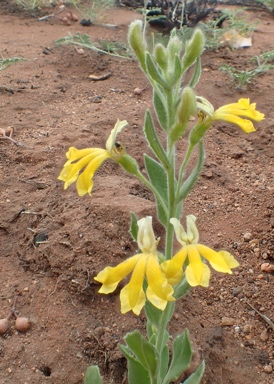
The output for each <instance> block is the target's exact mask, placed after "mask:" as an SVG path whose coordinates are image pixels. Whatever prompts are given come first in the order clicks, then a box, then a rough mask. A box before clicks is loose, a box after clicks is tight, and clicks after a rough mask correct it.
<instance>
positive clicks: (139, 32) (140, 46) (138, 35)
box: [128, 20, 146, 71]
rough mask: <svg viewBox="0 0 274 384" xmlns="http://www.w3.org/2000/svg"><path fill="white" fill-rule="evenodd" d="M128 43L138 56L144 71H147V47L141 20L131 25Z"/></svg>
mask: <svg viewBox="0 0 274 384" xmlns="http://www.w3.org/2000/svg"><path fill="white" fill-rule="evenodd" d="M128 43H129V45H130V47H131V48H132V50H133V51H134V53H135V55H136V56H137V58H138V60H139V62H140V64H141V67H142V69H143V70H144V71H145V70H146V65H145V53H146V45H145V41H144V38H143V24H142V21H141V20H135V21H133V22H132V23H131V24H130V26H129V31H128Z"/></svg>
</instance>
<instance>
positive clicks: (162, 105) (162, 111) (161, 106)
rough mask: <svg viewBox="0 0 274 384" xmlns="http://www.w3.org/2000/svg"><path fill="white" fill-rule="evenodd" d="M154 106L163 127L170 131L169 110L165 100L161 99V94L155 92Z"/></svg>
mask: <svg viewBox="0 0 274 384" xmlns="http://www.w3.org/2000/svg"><path fill="white" fill-rule="evenodd" d="M153 105H154V109H155V112H156V115H157V118H158V121H159V123H160V124H161V127H162V128H163V129H164V130H165V131H167V130H168V128H169V127H168V108H167V105H166V102H165V99H164V98H162V97H161V95H160V92H157V91H156V90H155V89H154V91H153Z"/></svg>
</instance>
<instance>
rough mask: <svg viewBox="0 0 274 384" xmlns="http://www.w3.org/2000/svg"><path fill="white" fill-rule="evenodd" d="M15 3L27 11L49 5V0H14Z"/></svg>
mask: <svg viewBox="0 0 274 384" xmlns="http://www.w3.org/2000/svg"><path fill="white" fill-rule="evenodd" d="M15 2H16V4H17V5H19V6H20V7H21V8H24V9H25V10H27V11H34V10H35V9H38V8H43V7H49V6H50V5H51V4H50V1H49V0H15Z"/></svg>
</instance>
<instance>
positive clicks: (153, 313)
mask: <svg viewBox="0 0 274 384" xmlns="http://www.w3.org/2000/svg"><path fill="white" fill-rule="evenodd" d="M145 310H146V315H147V318H148V320H149V322H150V323H151V324H152V325H154V326H155V327H156V328H158V327H159V324H160V319H161V315H162V313H163V311H161V310H160V309H158V308H156V307H154V305H153V304H151V303H150V302H149V301H148V300H147V301H146V304H145Z"/></svg>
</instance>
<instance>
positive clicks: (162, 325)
mask: <svg viewBox="0 0 274 384" xmlns="http://www.w3.org/2000/svg"><path fill="white" fill-rule="evenodd" d="M174 308H175V304H174V302H171V301H169V302H168V303H167V306H166V309H165V310H164V311H163V312H162V315H161V319H160V322H159V327H158V333H157V340H156V349H157V351H158V352H159V355H161V352H162V350H163V347H164V345H163V342H164V339H165V331H166V328H167V324H168V322H169V320H170V318H171V316H172V314H173V311H174Z"/></svg>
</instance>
